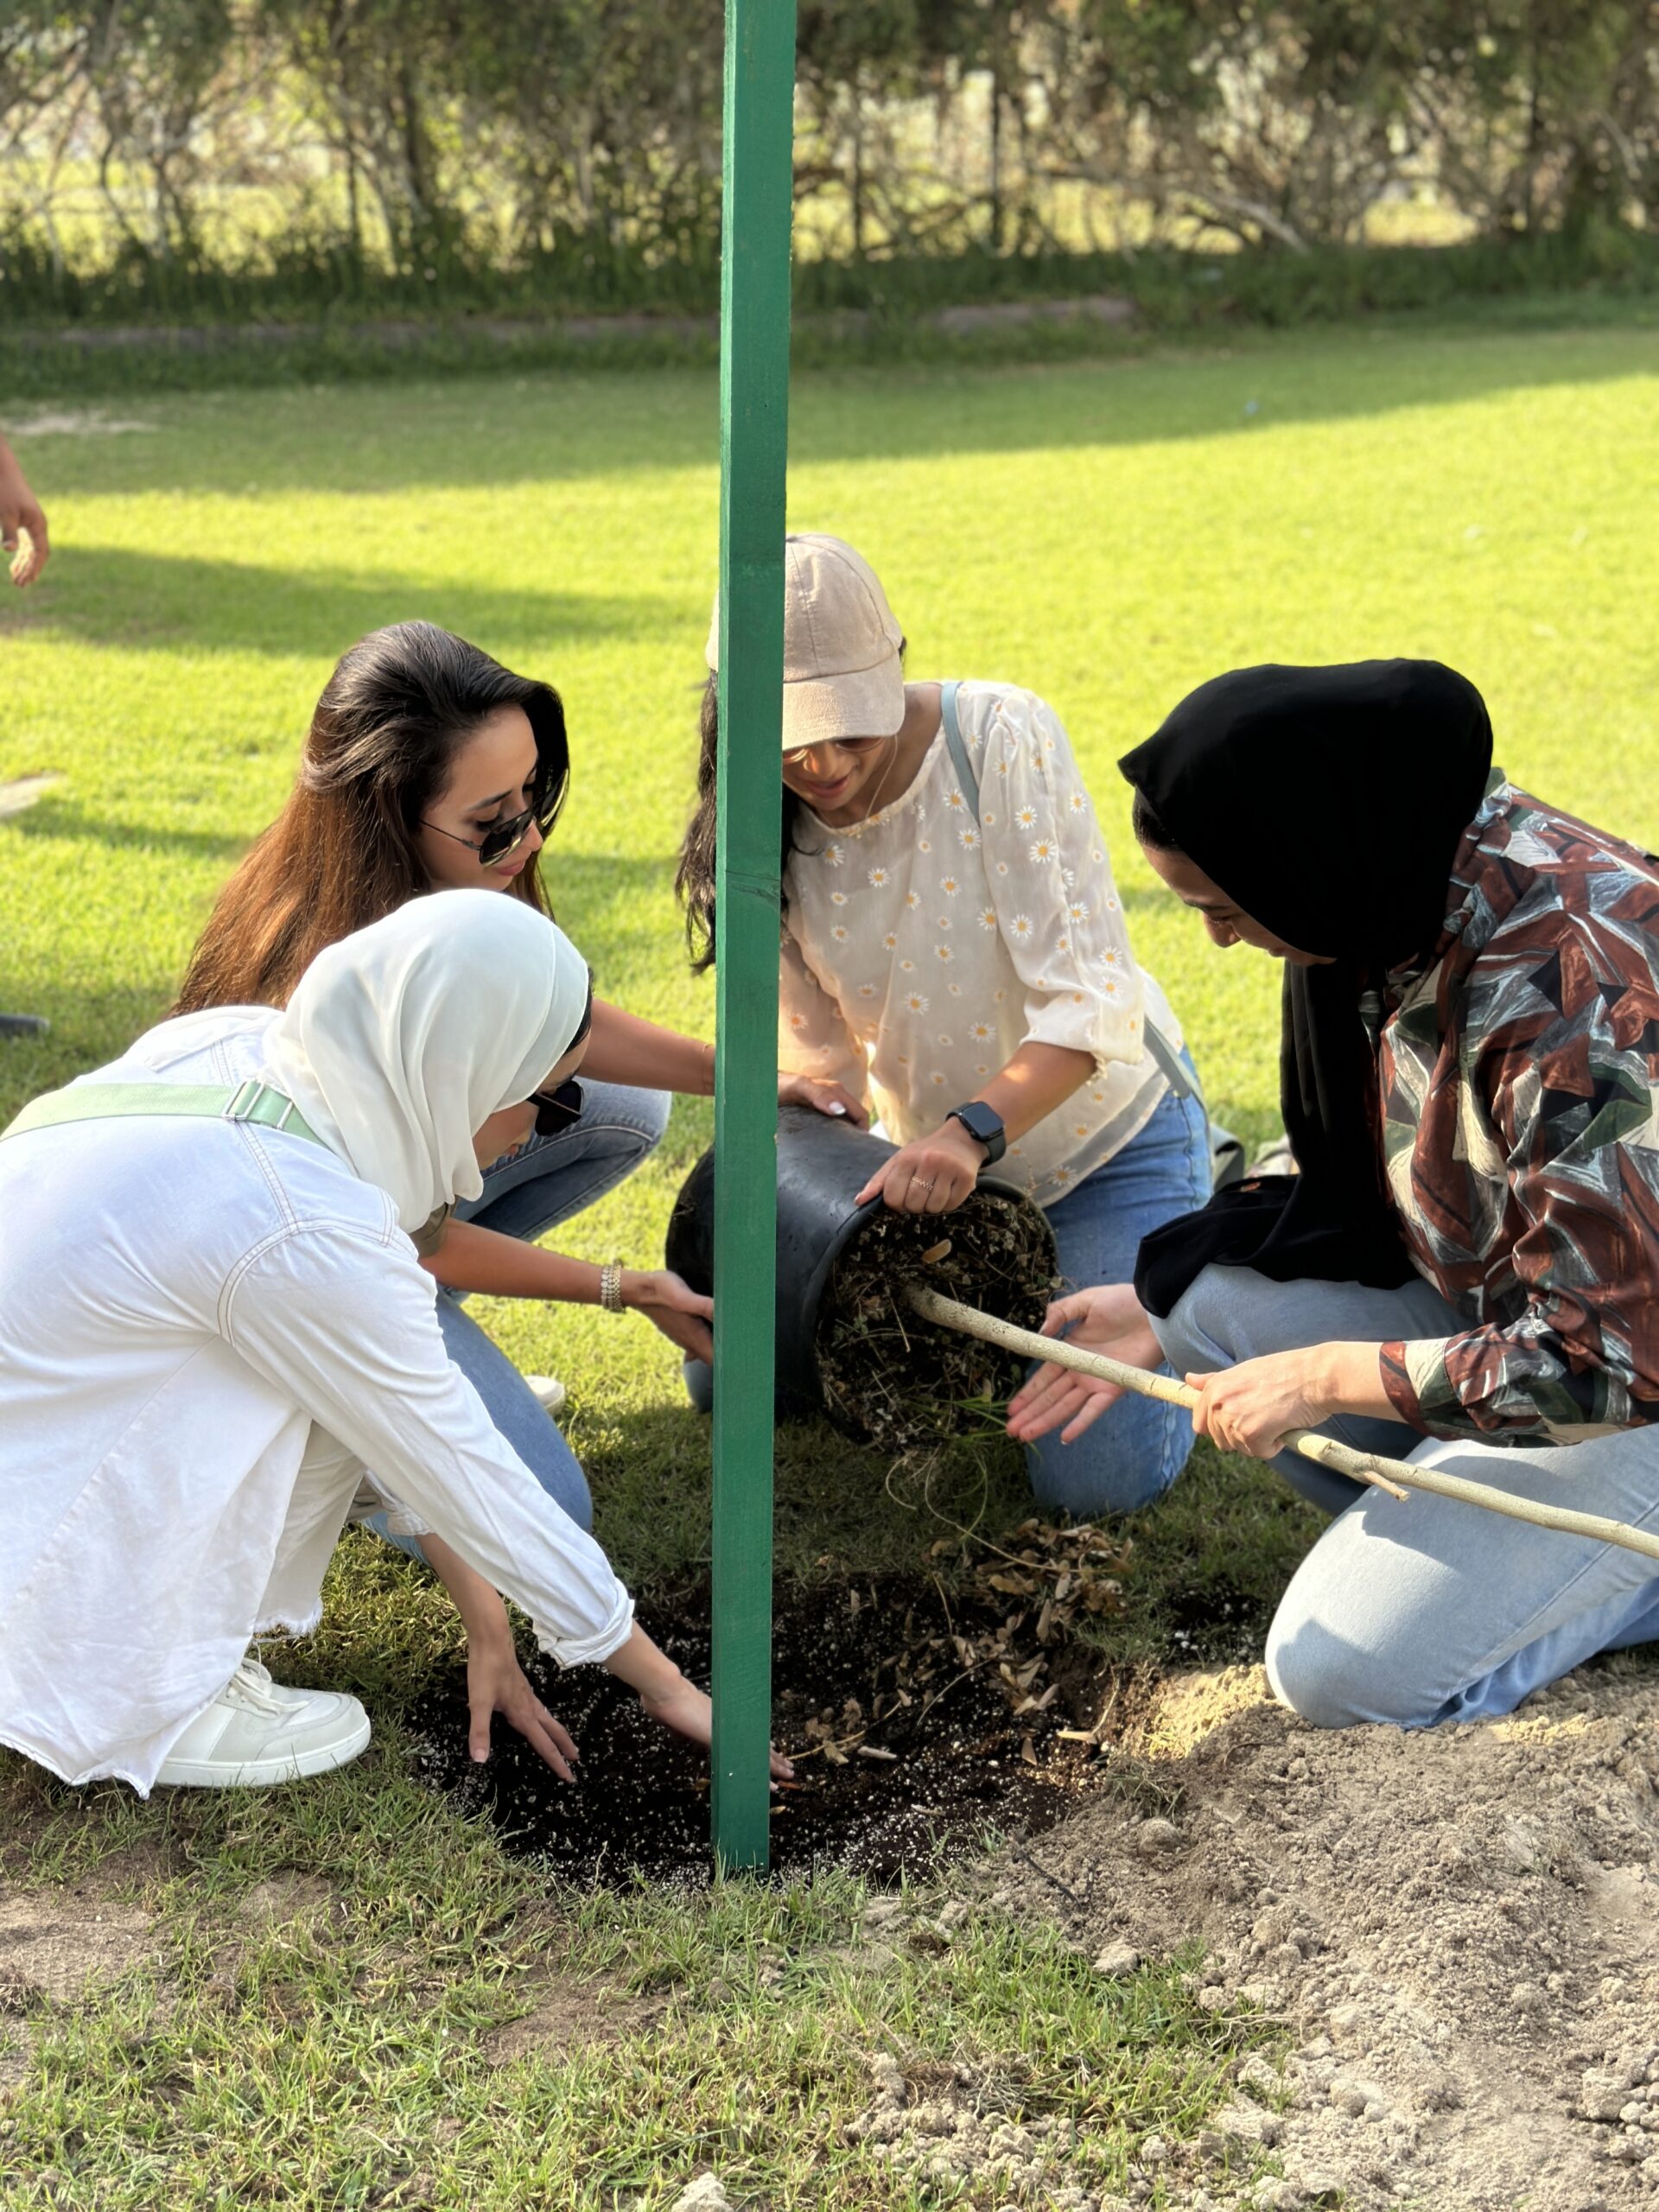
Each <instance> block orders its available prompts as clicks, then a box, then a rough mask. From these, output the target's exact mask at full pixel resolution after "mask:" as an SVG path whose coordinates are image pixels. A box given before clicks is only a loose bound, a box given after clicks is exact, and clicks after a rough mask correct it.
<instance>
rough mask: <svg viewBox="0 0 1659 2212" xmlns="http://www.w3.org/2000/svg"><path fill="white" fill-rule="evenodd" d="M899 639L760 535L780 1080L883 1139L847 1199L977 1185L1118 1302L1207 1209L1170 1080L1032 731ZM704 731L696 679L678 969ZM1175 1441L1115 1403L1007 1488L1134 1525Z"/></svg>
mask: <svg viewBox="0 0 1659 2212" xmlns="http://www.w3.org/2000/svg"><path fill="white" fill-rule="evenodd" d="M717 635H718V632H717V626H716V627H715V628H712V629H711V630H710V632H709V650H708V658H709V665H710V667H711V668H712V667H713V666H714V665H715V659H716V655H717ZM904 645H905V641H904V637H903V633H902V632H901V631H900V630H899V625H898V623H897V622H896V621H895V620H894V619H893V612H892V609H891V608H890V607H888V605H887V595H886V594H885V593H884V592H883V590H882V588H881V586H880V582H879V581H878V579H877V578H876V576H875V575H874V571H873V570H872V569H870V567H869V565H868V563H867V562H865V561H864V560H862V559H861V557H860V556H859V555H858V554H857V553H855V551H854V550H853V548H852V547H851V546H850V545H848V544H845V543H842V540H841V539H840V538H836V537H823V536H821V535H817V534H816V533H814V534H807V535H802V536H798V537H790V538H789V539H788V540H787V541H786V544H785V636H784V716H783V738H784V813H783V854H784V934H783V948H782V959H781V963H780V970H779V977H780V980H779V1038H780V1056H781V1058H782V1061H783V1064H784V1065H785V1066H786V1067H789V1068H791V1069H793V1070H795V1071H798V1072H799V1073H800V1074H802V1075H810V1076H813V1077H817V1078H818V1079H819V1080H820V1081H829V1082H833V1083H836V1084H840V1085H842V1086H844V1088H845V1090H847V1091H848V1092H849V1093H850V1094H851V1096H853V1097H855V1099H857V1100H859V1101H860V1102H861V1103H862V1104H863V1105H865V1106H866V1107H867V1109H868V1110H869V1111H870V1113H871V1115H872V1118H873V1119H875V1120H877V1121H879V1123H880V1128H881V1130H882V1132H883V1134H885V1135H887V1136H889V1137H891V1138H892V1139H893V1141H895V1142H896V1143H897V1144H898V1146H899V1150H898V1152H897V1153H896V1154H894V1155H893V1158H892V1160H889V1161H888V1163H887V1166H885V1168H884V1169H883V1170H882V1172H881V1173H880V1174H879V1175H878V1176H876V1177H875V1178H874V1179H872V1181H871V1182H870V1184H869V1185H868V1187H867V1189H866V1190H865V1191H864V1192H862V1193H861V1198H875V1197H878V1196H879V1197H880V1198H884V1199H885V1200H886V1202H887V1205H890V1206H893V1207H895V1208H899V1209H901V1210H904V1211H909V1212H912V1213H946V1212H949V1211H950V1210H951V1208H952V1207H955V1206H958V1205H961V1204H962V1202H963V1199H964V1198H966V1197H967V1196H968V1194H969V1192H970V1191H972V1190H973V1188H974V1186H975V1184H976V1181H977V1180H978V1178H979V1176H980V1174H981V1173H982V1171H983V1170H984V1169H986V1168H988V1167H991V1166H995V1172H996V1173H997V1175H998V1176H999V1177H1000V1178H1001V1179H1005V1180H1008V1181H1012V1182H1014V1183H1015V1184H1017V1185H1020V1186H1021V1187H1022V1188H1024V1189H1025V1190H1027V1191H1028V1192H1030V1194H1031V1196H1032V1197H1033V1198H1035V1199H1036V1201H1037V1202H1038V1204H1039V1205H1041V1206H1043V1207H1044V1208H1045V1210H1046V1212H1047V1214H1048V1217H1049V1221H1050V1223H1051V1225H1052V1228H1053V1230H1054V1235H1055V1237H1056V1240H1057V1242H1058V1248H1059V1258H1060V1270H1061V1274H1062V1276H1063V1278H1064V1279H1065V1284H1066V1287H1067V1288H1068V1289H1077V1288H1083V1287H1088V1286H1091V1285H1095V1284H1099V1283H1118V1282H1127V1281H1128V1280H1129V1279H1130V1277H1131V1276H1132V1275H1133V1274H1134V1271H1135V1253H1136V1250H1137V1249H1138V1247H1139V1245H1140V1242H1141V1238H1142V1236H1146V1235H1147V1234H1148V1233H1149V1232H1150V1231H1151V1230H1154V1229H1157V1228H1159V1227H1160V1226H1161V1225H1162V1224H1163V1223H1165V1222H1166V1221H1168V1220H1170V1219H1172V1218H1173V1217H1174V1216H1176V1215H1178V1214H1183V1213H1187V1212H1190V1211H1192V1208H1193V1207H1195V1206H1197V1205H1202V1204H1203V1203H1204V1201H1205V1198H1207V1197H1208V1196H1209V1193H1210V1154H1209V1135H1208V1128H1207V1124H1206V1122H1205V1111H1204V1105H1203V1102H1202V1100H1201V1098H1200V1097H1199V1096H1198V1087H1197V1083H1196V1079H1195V1078H1194V1076H1193V1073H1192V1062H1191V1060H1190V1058H1188V1057H1187V1055H1186V1053H1185V1051H1184V1050H1183V1048H1182V1044H1181V1035H1180V1030H1179V1027H1178V1025H1177V1023H1176V1021H1175V1019H1174V1016H1173V1014H1172V1013H1171V1011H1170V1008H1169V1005H1168V1002H1167V1001H1166V999H1165V997H1164V995H1163V993H1162V992H1161V991H1160V989H1159V988H1158V986H1157V984H1156V983H1155V982H1154V981H1153V979H1152V977H1151V976H1148V975H1147V973H1146V971H1145V970H1144V969H1141V968H1140V967H1138V966H1137V964H1136V963H1135V957H1134V955H1133V953H1132V952H1131V951H1130V950H1129V941H1128V931H1127V929H1126V928H1125V925H1124V920H1123V912H1122V904H1121V902H1120V900H1119V898H1118V895H1117V890H1116V886H1115V884H1114V883H1113V880H1112V872H1111V867H1110V863H1109V861H1108V859H1107V857H1106V847H1105V842H1104V840H1103V837H1102V836H1101V832H1100V827H1099V824H1098V823H1096V819H1095V810H1094V808H1093V805H1092V804H1091V803H1090V798H1089V793H1088V791H1087V790H1086V789H1085V788H1084V783H1083V779H1082V778H1081V776H1080V775H1079V773H1078V772H1077V763H1076V761H1075V760H1073V758H1072V754H1071V745H1070V743H1069V741H1068V740H1067V738H1066V734H1065V729H1064V728H1062V727H1061V724H1060V721H1059V718H1058V715H1056V714H1055V713H1054V711H1053V709H1052V708H1051V707H1049V706H1048V705H1046V703H1045V702H1044V701H1042V700H1041V699H1039V698H1038V697H1036V696H1035V695H1034V694H1033V693H1032V692H1030V691H1026V690H1021V689H1020V687H1019V686H1018V685H1017V684H1011V683H906V681H905V675H904V666H903V653H904ZM718 736H719V725H718V706H717V699H716V691H715V683H714V682H713V680H712V679H711V680H710V682H709V686H708V689H707V690H706V692H705V694H704V698H703V706H702V759H701V761H700V764H699V768H698V804H697V810H696V814H695V816H694V817H693V818H692V822H691V826H690V829H689V830H688V831H687V834H686V840H685V846H684V850H683V854H682V855H681V861H680V870H679V877H678V883H679V888H680V892H681V895H682V896H683V899H684V900H685V902H686V908H687V925H688V930H689V933H690V940H691V944H692V948H693V951H694V953H695V954H696V961H697V965H698V967H699V968H707V967H708V966H709V965H710V964H711V962H712V959H713V925H714V888H715V874H714V857H715V753H716V748H717V743H718ZM1191 1446H1192V1424H1191V1421H1189V1419H1188V1417H1187V1415H1186V1414H1185V1413H1183V1412H1181V1411H1180V1410H1179V1408H1173V1407H1167V1406H1163V1405H1160V1404H1159V1403H1157V1402H1154V1401H1152V1400H1147V1399H1136V1400H1135V1401H1134V1402H1133V1403H1128V1402H1126V1403H1125V1404H1123V1405H1122V1407H1120V1408H1119V1409H1118V1413H1117V1415H1116V1418H1115V1419H1114V1420H1113V1421H1108V1422H1101V1423H1099V1424H1097V1425H1096V1424H1094V1423H1091V1422H1090V1421H1087V1420H1086V1419H1084V1420H1079V1421H1077V1422H1075V1423H1073V1424H1072V1425H1071V1426H1070V1427H1067V1428H1066V1429H1065V1431H1064V1432H1063V1433H1062V1434H1061V1435H1060V1436H1059V1437H1058V1438H1055V1437H1052V1436H1051V1437H1045V1438H1044V1439H1042V1440H1040V1441H1033V1442H1032V1443H1030V1444H1029V1445H1028V1446H1027V1464H1028V1465H1029V1468H1030V1472H1031V1480H1032V1487H1033V1490H1034V1491H1035V1492H1036V1494H1037V1496H1038V1497H1039V1498H1040V1499H1041V1500H1042V1501H1043V1502H1044V1503H1045V1504H1048V1505H1053V1506H1061V1507H1065V1508H1066V1509H1067V1510H1070V1511H1071V1512H1073V1513H1078V1514H1090V1513H1097V1512H1101V1511H1103V1510H1127V1509H1128V1508H1130V1507H1134V1506H1138V1505H1143V1504H1145V1503H1147V1502H1148V1501H1149V1500H1150V1499H1152V1498H1154V1497H1157V1496H1158V1495H1159V1494H1160V1492H1161V1491H1164V1490H1166V1489H1167V1488H1168V1486H1169V1484H1171V1483H1172V1482H1173V1480H1174V1478H1175V1477H1176V1476H1177V1475H1178V1474H1179V1471H1180V1470H1181V1467H1182V1466H1183V1465H1184V1464H1185V1459H1186V1455H1187V1452H1188V1451H1189V1450H1190V1449H1191Z"/></svg>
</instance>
